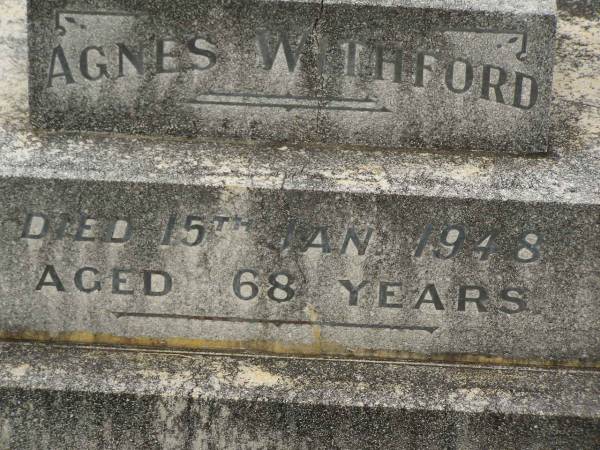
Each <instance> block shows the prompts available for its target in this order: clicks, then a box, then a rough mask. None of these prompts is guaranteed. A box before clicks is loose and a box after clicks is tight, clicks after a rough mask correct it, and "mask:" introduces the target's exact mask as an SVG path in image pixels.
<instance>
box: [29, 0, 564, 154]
mask: <svg viewBox="0 0 600 450" xmlns="http://www.w3.org/2000/svg"><path fill="white" fill-rule="evenodd" d="M29 8H30V11H29V19H30V23H29V33H30V35H29V43H30V67H31V80H30V86H31V92H30V100H31V108H32V110H31V113H32V123H33V124H34V125H35V126H37V127H44V128H55V129H69V130H103V131H123V132H150V133H159V134H165V133H167V134H179V135H185V136H196V135H202V136H226V137H241V138H248V137H252V138H259V139H268V140H275V141H278V142H282V141H290V142H307V141H319V142H327V143H336V144H360V145H371V146H378V147H395V148H398V147H404V148H437V149H444V150H453V151H462V150H486V151H493V152H502V153H506V152H512V153H530V152H545V151H546V150H547V149H548V143H549V137H548V131H549V125H550V122H549V112H550V99H551V85H552V68H553V54H554V34H555V27H556V11H555V0H518V1H517V0H514V1H510V2H508V1H504V2H497V1H493V0H485V1H482V0H468V1H464V0H452V1H448V0H444V1H441V0H438V1H433V2H431V1H422V0H395V1H388V2H380V1H374V0H367V1H356V2H353V1H345V0H344V1H340V0H336V1H329V0H327V1H317V0H310V1H297V2H293V1H265V0H253V1H247V0H243V1H242V0H235V1H227V2H224V1H221V0H210V1H202V2H197V1H189V0H175V1H174V0H169V1H158V2H148V1H145V0H102V1H92V0H72V1H65V0H30V2H29Z"/></svg>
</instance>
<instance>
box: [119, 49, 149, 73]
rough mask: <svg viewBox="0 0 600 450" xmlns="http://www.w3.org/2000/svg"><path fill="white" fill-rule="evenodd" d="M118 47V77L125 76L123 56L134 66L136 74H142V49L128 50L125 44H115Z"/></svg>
mask: <svg viewBox="0 0 600 450" xmlns="http://www.w3.org/2000/svg"><path fill="white" fill-rule="evenodd" d="M117 46H118V47H119V78H120V77H124V76H125V68H124V67H123V66H124V62H125V58H127V60H128V61H129V62H130V63H131V64H132V65H133V67H135V70H137V73H138V75H144V54H143V51H142V50H137V51H136V52H134V51H132V50H130V49H129V48H128V47H126V46H125V44H117Z"/></svg>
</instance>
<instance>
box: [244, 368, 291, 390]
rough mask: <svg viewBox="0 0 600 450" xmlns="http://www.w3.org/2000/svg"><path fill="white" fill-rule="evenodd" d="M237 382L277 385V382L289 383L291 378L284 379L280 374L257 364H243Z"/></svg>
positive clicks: (251, 384)
mask: <svg viewBox="0 0 600 450" xmlns="http://www.w3.org/2000/svg"><path fill="white" fill-rule="evenodd" d="M236 380H237V382H239V383H241V384H244V385H246V386H252V387H258V386H267V387H270V386H275V385H277V384H283V383H285V384H286V385H289V383H290V380H284V379H283V378H282V377H280V376H279V375H275V374H272V373H270V372H267V371H266V370H263V369H261V368H260V367H257V366H247V365H241V366H240V371H239V373H238V375H237V377H236Z"/></svg>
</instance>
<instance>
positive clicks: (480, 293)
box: [458, 286, 488, 312]
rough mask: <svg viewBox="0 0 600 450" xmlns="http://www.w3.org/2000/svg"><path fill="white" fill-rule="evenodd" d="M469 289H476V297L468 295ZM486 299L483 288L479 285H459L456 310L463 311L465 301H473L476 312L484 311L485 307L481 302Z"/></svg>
mask: <svg viewBox="0 0 600 450" xmlns="http://www.w3.org/2000/svg"><path fill="white" fill-rule="evenodd" d="M469 291H477V296H476V297H470V296H469ZM487 299H488V295H487V292H486V291H485V289H483V288H482V287H479V286H461V287H460V292H459V294H458V310H459V311H465V310H466V303H467V302H470V303H475V304H476V305H477V311H478V312H486V311H487V308H486V307H485V305H484V304H483V303H484V302H485V301H486V300H487Z"/></svg>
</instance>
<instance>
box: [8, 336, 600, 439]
mask: <svg viewBox="0 0 600 450" xmlns="http://www.w3.org/2000/svg"><path fill="white" fill-rule="evenodd" d="M0 351H1V352H2V360H1V362H0V423H2V428H1V430H2V431H1V432H0V446H2V447H3V448H11V449H29V448H31V449H33V448H40V446H42V447H44V448H61V449H65V450H67V449H81V448H91V449H95V448H115V449H116V448H118V449H138V448H147V449H155V448H156V449H158V448H161V449H179V448H188V449H206V448H286V449H288V448H293V449H306V448H419V449H430V448H431V449H439V448H460V449H465V450H475V449H506V448H519V449H550V448H552V449H573V448H577V449H590V450H591V449H596V448H598V444H599V443H600V426H599V425H600V423H599V422H600V414H599V411H600V403H599V402H600V400H599V399H600V373H599V372H597V371H594V372H592V371H581V370H577V371H570V370H532V369H516V368H507V367H500V368H498V367H496V368H489V367H477V366H475V367H474V366H452V365H431V364H421V365H418V364H381V363H360V362H356V361H326V360H307V359H292V358H290V359H279V358H235V357H231V356H226V355H199V354H189V353H188V354H166V353H157V352H147V351H141V352H140V351H135V352H131V351H115V350H114V349H112V350H111V349H83V348H77V347H69V348H57V347H53V346H45V345H43V346H39V345H14V344H13V345H7V344H2V345H0Z"/></svg>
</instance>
